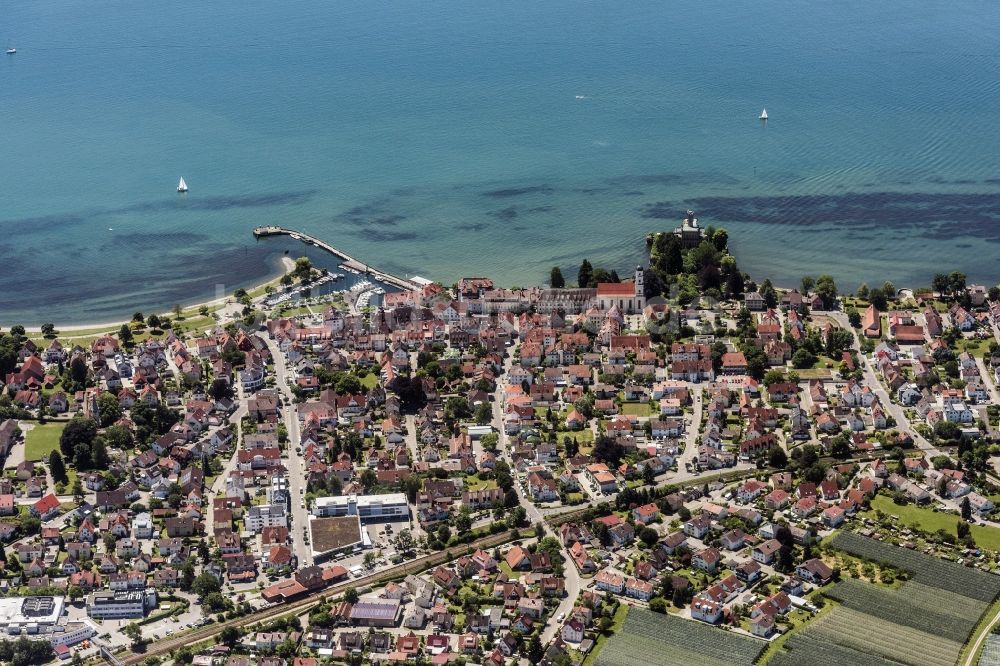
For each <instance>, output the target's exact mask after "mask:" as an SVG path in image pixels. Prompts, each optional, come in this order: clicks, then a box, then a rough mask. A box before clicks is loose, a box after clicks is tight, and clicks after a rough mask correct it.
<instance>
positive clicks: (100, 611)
mask: <svg viewBox="0 0 1000 666" xmlns="http://www.w3.org/2000/svg"><path fill="white" fill-rule="evenodd" d="M156 599H157V597H156V590H154V589H153V588H147V589H146V590H145V591H143V590H129V591H118V592H112V591H108V590H105V591H101V592H93V593H92V594H91V595H90V597H88V598H87V615H89V616H90V617H93V618H97V619H100V620H104V619H112V620H114V619H120V618H139V617H145V615H146V611H147V610H149V609H151V608H154V607H155V606H156Z"/></svg>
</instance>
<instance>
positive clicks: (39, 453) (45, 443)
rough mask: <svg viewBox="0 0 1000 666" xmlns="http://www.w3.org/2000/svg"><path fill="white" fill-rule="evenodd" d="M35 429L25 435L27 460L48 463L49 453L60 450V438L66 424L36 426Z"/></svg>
mask: <svg viewBox="0 0 1000 666" xmlns="http://www.w3.org/2000/svg"><path fill="white" fill-rule="evenodd" d="M34 426H35V427H34V428H32V429H31V430H29V431H28V432H27V433H26V434H25V435H24V447H25V448H24V458H25V460H40V461H44V462H48V460H49V453H51V452H52V450H53V449H58V448H59V436H60V435H62V431H63V428H65V427H66V424H65V423H46V424H45V425H38V424H37V423H36V424H34Z"/></svg>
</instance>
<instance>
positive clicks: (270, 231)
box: [253, 226, 420, 291]
mask: <svg viewBox="0 0 1000 666" xmlns="http://www.w3.org/2000/svg"><path fill="white" fill-rule="evenodd" d="M253 235H254V237H255V238H264V237H266V236H297V237H299V238H301V239H302V240H303V241H305V242H307V243H310V244H312V245H315V246H316V247H318V248H319V249H321V250H326V251H327V252H329V253H330V254H332V255H333V256H335V257H337V258H338V259H340V260H341V262H343V265H344V266H345V267H347V268H351V269H354V270H356V271H358V272H360V273H364V274H365V275H370V276H372V277H373V278H375V279H376V280H378V281H379V282H384V283H385V284H391V285H392V286H394V287H399V288H400V289H404V290H406V291H410V290H412V289H419V288H420V285H418V284H417V283H416V282H413V281H412V280H407V279H406V278H401V277H399V276H398V275H393V274H392V273H387V272H385V271H380V270H378V269H377V268H373V267H372V266H369V265H368V264H366V263H364V262H363V261H358V260H357V259H355V258H354V257H352V256H351V255H349V254H347V253H346V252H344V251H343V250H338V249H337V248H335V247H334V246H332V245H330V244H329V243H327V242H326V241H323V240H320V239H319V238H316V237H315V236H311V235H309V234H307V233H305V232H303V231H296V230H295V229H288V228H287V227H278V226H269V227H257V228H255V229H254V230H253Z"/></svg>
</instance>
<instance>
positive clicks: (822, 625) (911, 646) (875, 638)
mask: <svg viewBox="0 0 1000 666" xmlns="http://www.w3.org/2000/svg"><path fill="white" fill-rule="evenodd" d="M831 645H833V646H837V647H842V648H848V649H850V650H852V651H854V652H858V653H861V654H863V655H864V657H862V658H860V659H853V660H851V661H849V662H847V663H855V664H864V663H867V662H868V658H869V657H872V656H874V657H875V658H876V661H875V662H874V663H893V662H895V663H902V664H911V665H912V666H954V664H955V662H956V661H957V660H958V655H959V654H960V653H961V652H962V643H961V642H959V641H956V640H951V639H949V638H945V637H943V636H935V635H934V634H930V633H928V632H926V631H920V630H918V629H914V628H912V627H907V626H905V625H902V624H897V623H895V622H891V621H889V620H883V619H881V618H877V617H875V616H873V615H868V614H867V613H863V612H861V611H857V610H853V609H851V608H847V607H846V606H841V607H839V608H835V609H833V611H831V612H830V613H827V614H826V615H823V616H822V617H819V618H817V619H816V620H815V621H814V622H813V623H812V624H810V625H809V626H808V627H806V628H805V629H803V630H802V632H801V633H799V634H797V635H796V636H793V637H792V638H790V639H789V641H788V643H786V644H785V648H786V649H787V650H789V652H790V654H787V655H786V656H792V655H794V653H795V652H796V651H797V650H801V652H800V653H799V654H809V655H815V654H825V653H826V652H827V650H828V649H829V646H831ZM772 663H781V662H780V661H778V662H772ZM785 663H791V662H787V661H786V662H785ZM798 663H804V662H803V661H801V660H800V661H799V662H798ZM841 663H843V662H841Z"/></svg>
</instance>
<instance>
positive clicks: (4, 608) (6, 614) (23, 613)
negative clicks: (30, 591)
mask: <svg viewBox="0 0 1000 666" xmlns="http://www.w3.org/2000/svg"><path fill="white" fill-rule="evenodd" d="M64 604H65V599H64V598H63V597H6V598H2V599H0V627H2V628H3V631H4V632H5V633H7V634H8V635H11V636H18V635H20V634H22V633H25V634H39V633H46V632H49V631H52V628H53V627H54V626H55V625H56V624H58V622H59V618H60V617H62V614H63V606H64Z"/></svg>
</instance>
